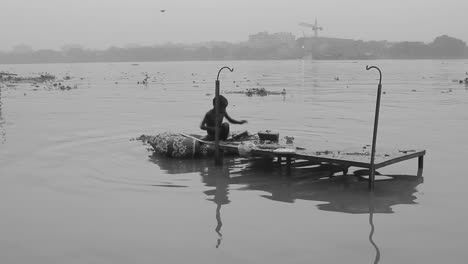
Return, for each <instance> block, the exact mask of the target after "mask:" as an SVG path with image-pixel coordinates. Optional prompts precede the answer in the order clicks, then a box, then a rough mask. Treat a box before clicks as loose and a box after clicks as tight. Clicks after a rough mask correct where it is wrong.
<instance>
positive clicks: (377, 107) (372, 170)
mask: <svg viewBox="0 0 468 264" xmlns="http://www.w3.org/2000/svg"><path fill="white" fill-rule="evenodd" d="M370 69H376V70H378V71H379V75H380V79H379V85H378V90H377V102H376V105H375V119H374V133H373V135H372V151H371V164H370V175H369V189H371V190H373V189H374V181H375V164H374V161H375V144H376V141H377V127H378V126H379V111H380V94H381V92H382V72H381V71H380V69H379V68H378V67H376V66H371V67H369V66H366V70H370Z"/></svg>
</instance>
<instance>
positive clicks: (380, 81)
mask: <svg viewBox="0 0 468 264" xmlns="http://www.w3.org/2000/svg"><path fill="white" fill-rule="evenodd" d="M370 69H376V70H378V71H379V75H380V79H379V85H381V84H382V72H381V71H380V69H379V67H377V66H370V67H369V66H367V65H366V70H370Z"/></svg>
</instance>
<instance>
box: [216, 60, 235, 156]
mask: <svg viewBox="0 0 468 264" xmlns="http://www.w3.org/2000/svg"><path fill="white" fill-rule="evenodd" d="M223 69H228V70H229V71H231V72H232V71H234V69H231V68H229V67H226V66H224V67H222V68H221V69H219V71H218V76H217V77H216V82H215V165H223V162H222V160H221V155H220V151H219V128H220V127H219V125H220V124H219V122H220V120H219V74H220V73H221V71H222V70H223Z"/></svg>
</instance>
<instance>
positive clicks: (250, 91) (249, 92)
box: [225, 88, 286, 96]
mask: <svg viewBox="0 0 468 264" xmlns="http://www.w3.org/2000/svg"><path fill="white" fill-rule="evenodd" d="M225 93H227V94H245V95H247V96H254V95H258V96H267V95H286V89H283V91H281V92H276V91H268V90H266V89H265V88H249V89H245V90H244V91H226V92H225Z"/></svg>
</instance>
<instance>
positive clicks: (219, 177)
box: [214, 169, 229, 248]
mask: <svg viewBox="0 0 468 264" xmlns="http://www.w3.org/2000/svg"><path fill="white" fill-rule="evenodd" d="M215 176H216V192H215V196H214V202H215V203H216V223H217V225H216V228H215V231H216V233H217V234H218V239H217V242H216V248H219V246H220V245H221V240H222V239H223V234H222V233H221V227H222V226H223V222H222V221H221V206H222V205H223V204H228V203H229V197H228V186H229V169H226V170H225V171H223V170H221V169H217V170H216V175H215Z"/></svg>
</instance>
